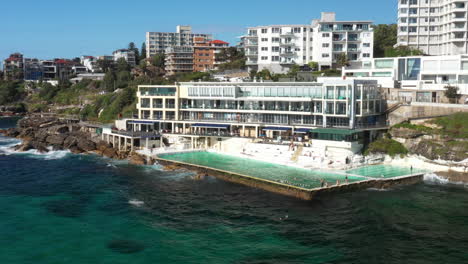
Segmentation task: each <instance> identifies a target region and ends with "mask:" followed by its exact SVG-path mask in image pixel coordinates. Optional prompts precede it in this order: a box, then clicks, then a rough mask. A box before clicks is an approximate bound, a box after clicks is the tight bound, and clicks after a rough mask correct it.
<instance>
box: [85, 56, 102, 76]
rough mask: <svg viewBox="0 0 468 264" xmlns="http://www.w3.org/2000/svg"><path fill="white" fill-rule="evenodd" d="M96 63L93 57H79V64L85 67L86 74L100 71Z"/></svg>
mask: <svg viewBox="0 0 468 264" xmlns="http://www.w3.org/2000/svg"><path fill="white" fill-rule="evenodd" d="M97 61H98V59H97V58H96V57H93V56H81V64H82V65H83V66H85V67H86V69H87V71H88V72H92V73H97V72H101V71H102V69H101V68H99V66H98V64H97Z"/></svg>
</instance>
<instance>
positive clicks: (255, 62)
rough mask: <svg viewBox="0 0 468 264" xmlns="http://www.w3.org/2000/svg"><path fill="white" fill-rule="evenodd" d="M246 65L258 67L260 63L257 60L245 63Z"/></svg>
mask: <svg viewBox="0 0 468 264" xmlns="http://www.w3.org/2000/svg"><path fill="white" fill-rule="evenodd" d="M245 64H246V65H257V64H258V61H256V60H252V61H250V60H248V61H246V62H245Z"/></svg>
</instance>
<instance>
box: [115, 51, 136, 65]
mask: <svg viewBox="0 0 468 264" xmlns="http://www.w3.org/2000/svg"><path fill="white" fill-rule="evenodd" d="M112 55H113V56H114V61H118V60H119V59H120V58H123V59H125V61H126V62H127V63H128V64H129V65H130V66H132V67H134V66H136V59H135V52H134V51H133V50H128V49H119V50H116V51H114V52H113V53H112Z"/></svg>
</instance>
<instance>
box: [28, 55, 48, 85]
mask: <svg viewBox="0 0 468 264" xmlns="http://www.w3.org/2000/svg"><path fill="white" fill-rule="evenodd" d="M43 78H44V68H43V67H42V63H41V62H40V61H39V60H38V59H30V58H25V59H24V80H25V81H41V80H43Z"/></svg>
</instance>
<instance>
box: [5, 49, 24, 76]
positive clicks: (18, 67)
mask: <svg viewBox="0 0 468 264" xmlns="http://www.w3.org/2000/svg"><path fill="white" fill-rule="evenodd" d="M23 75H24V73H23V54H21V53H13V54H11V55H10V57H8V58H7V59H5V60H4V61H3V78H4V79H5V80H22V79H23Z"/></svg>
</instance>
